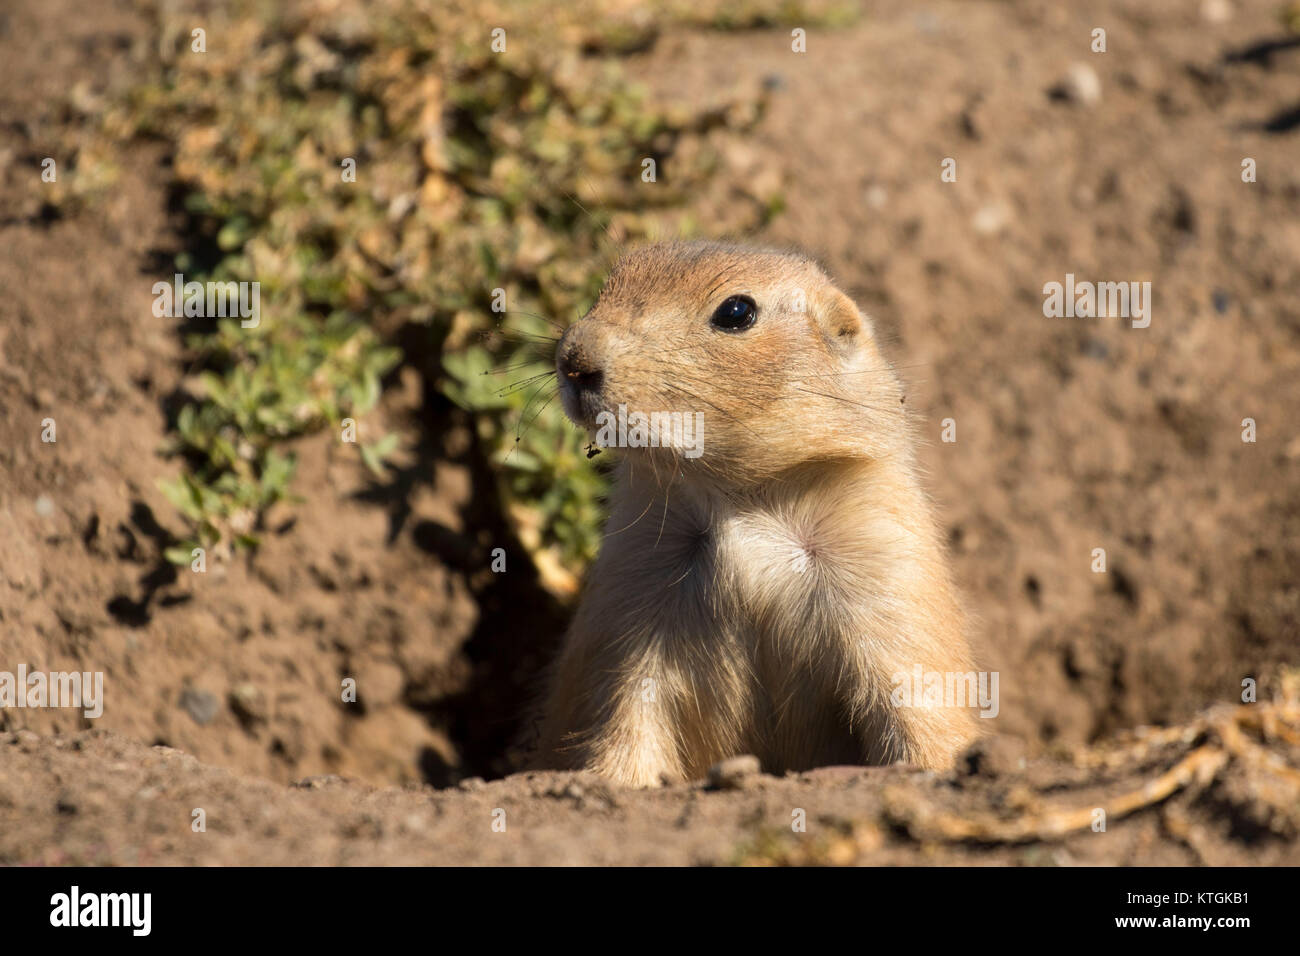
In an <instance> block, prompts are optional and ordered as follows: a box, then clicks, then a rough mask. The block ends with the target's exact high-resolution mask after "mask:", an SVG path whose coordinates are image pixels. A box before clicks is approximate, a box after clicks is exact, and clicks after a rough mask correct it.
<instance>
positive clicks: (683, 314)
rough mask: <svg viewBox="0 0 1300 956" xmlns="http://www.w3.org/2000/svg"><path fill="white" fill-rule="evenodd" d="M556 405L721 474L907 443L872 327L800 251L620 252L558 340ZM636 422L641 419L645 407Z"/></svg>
mask: <svg viewBox="0 0 1300 956" xmlns="http://www.w3.org/2000/svg"><path fill="white" fill-rule="evenodd" d="M556 371H557V373H558V378H559V383H560V396H561V400H562V401H563V403H564V410H565V412H566V413H567V414H568V415H569V417H570V418H571V419H573V421H575V422H576V423H578V424H579V425H581V426H583V427H584V428H587V429H589V430H590V431H591V432H592V434H593V435H594V437H595V440H596V443H597V444H598V445H603V446H614V447H620V448H626V449H627V451H626V454H629V455H647V456H650V457H652V458H655V459H657V460H663V461H666V462H669V463H670V464H671V466H672V467H674V468H678V469H680V470H681V472H682V473H684V474H689V473H690V472H692V471H693V470H695V469H699V470H701V471H702V472H703V473H705V474H708V475H710V476H712V477H713V478H715V479H720V480H723V481H726V482H734V483H745V482H753V481H761V480H762V479H764V478H767V477H770V476H773V475H775V474H778V473H780V472H781V471H783V470H785V469H787V468H790V467H793V466H795V465H799V464H802V463H804V462H807V461H814V460H821V459H835V458H872V457H878V456H881V455H884V454H887V453H889V452H890V451H891V450H893V449H895V448H896V447H897V446H898V443H899V442H900V441H901V440H902V433H903V430H902V427H901V426H902V421H903V413H902V407H901V404H900V402H901V390H900V386H899V384H898V381H897V378H896V377H895V375H894V373H893V370H892V369H891V368H890V366H889V365H888V363H887V362H886V361H885V360H884V358H883V357H882V355H881V354H880V352H879V350H878V349H877V347H876V342H875V339H874V337H873V334H872V328H871V324H870V322H869V321H868V320H867V319H865V318H864V317H863V315H862V314H861V313H860V312H859V311H858V309H857V307H856V306H855V305H854V304H853V302H852V300H851V299H849V297H848V296H846V295H845V294H844V293H843V292H841V291H840V290H839V289H837V288H835V286H834V284H833V283H832V282H831V280H830V279H829V278H827V276H826V274H825V273H824V272H822V270H821V269H820V268H818V267H817V265H816V264H814V263H813V262H812V261H811V260H809V259H807V258H804V257H803V256H799V255H795V254H791V253H784V252H769V251H763V250H751V249H746V248H744V247H741V246H731V245H721V244H716V243H708V242H686V243H664V244H659V245H651V246H646V247H644V248H642V249H639V250H637V251H635V252H633V253H631V254H629V255H628V256H626V257H625V258H623V259H622V260H621V261H620V262H619V263H618V265H617V266H615V268H614V270H613V272H612V273H611V274H610V276H609V279H608V280H607V281H606V283H605V287H604V289H602V290H601V293H600V297H599V298H598V299H597V301H596V304H595V305H594V306H592V308H591V311H590V312H588V313H587V315H586V316H584V317H583V318H582V319H580V320H579V321H577V322H576V323H574V324H573V325H572V326H571V327H570V328H569V329H568V330H567V331H566V332H565V333H564V336H563V337H562V338H561V339H560V343H559V346H558V347H557V349H556ZM641 416H643V417H641Z"/></svg>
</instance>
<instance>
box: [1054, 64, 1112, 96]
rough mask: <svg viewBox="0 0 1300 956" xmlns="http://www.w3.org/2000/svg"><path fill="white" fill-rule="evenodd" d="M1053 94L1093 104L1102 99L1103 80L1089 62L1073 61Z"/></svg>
mask: <svg viewBox="0 0 1300 956" xmlns="http://www.w3.org/2000/svg"><path fill="white" fill-rule="evenodd" d="M1051 94H1052V97H1053V98H1054V99H1059V100H1068V101H1069V102H1071V103H1079V104H1081V105H1083V106H1092V105H1094V104H1095V103H1097V102H1098V101H1099V100H1100V99H1101V80H1099V79H1098V78H1097V71H1096V70H1094V69H1093V68H1092V67H1090V66H1089V65H1088V64H1087V63H1072V64H1070V68H1069V69H1068V70H1066V71H1065V76H1063V77H1062V78H1061V79H1060V81H1058V82H1057V84H1056V85H1055V86H1053V87H1052V90H1051Z"/></svg>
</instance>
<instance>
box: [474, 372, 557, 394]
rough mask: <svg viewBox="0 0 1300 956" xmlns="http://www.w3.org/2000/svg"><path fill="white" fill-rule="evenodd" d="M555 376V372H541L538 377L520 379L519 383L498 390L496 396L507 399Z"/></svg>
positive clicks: (531, 376)
mask: <svg viewBox="0 0 1300 956" xmlns="http://www.w3.org/2000/svg"><path fill="white" fill-rule="evenodd" d="M484 374H486V373H484ZM554 374H555V372H554V371H550V372H539V373H538V374H536V375H530V376H529V377H528V378H525V379H520V380H519V381H518V382H514V383H512V384H510V385H507V386H506V387H505V388H502V389H498V390H497V392H496V395H497V396H498V397H499V398H505V396H507V395H513V394H514V393H515V392H518V391H520V390H521V389H525V388H527V387H528V386H529V385H532V384H533V383H534V382H536V381H538V380H539V379H546V378H549V377H550V376H552V375H554Z"/></svg>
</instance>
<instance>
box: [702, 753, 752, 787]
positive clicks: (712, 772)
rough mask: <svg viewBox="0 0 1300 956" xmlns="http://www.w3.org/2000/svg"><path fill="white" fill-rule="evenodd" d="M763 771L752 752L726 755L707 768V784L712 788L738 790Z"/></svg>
mask: <svg viewBox="0 0 1300 956" xmlns="http://www.w3.org/2000/svg"><path fill="white" fill-rule="evenodd" d="M762 772H763V765H762V764H761V763H760V762H759V760H758V758H757V757H755V756H754V755H753V754H744V755H742V756H739V757H728V758H727V759H726V760H723V761H720V762H719V763H715V764H714V765H713V766H712V767H710V768H709V786H710V787H712V788H713V789H714V790H740V789H742V788H743V787H745V786H747V785H748V784H749V783H750V782H751V781H752V779H753V778H754V777H757V776H758V775H759V774H760V773H762Z"/></svg>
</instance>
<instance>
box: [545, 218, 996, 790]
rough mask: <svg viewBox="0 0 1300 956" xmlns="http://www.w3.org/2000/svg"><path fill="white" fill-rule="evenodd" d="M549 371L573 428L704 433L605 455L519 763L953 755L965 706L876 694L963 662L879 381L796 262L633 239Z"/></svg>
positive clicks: (838, 298) (841, 299) (925, 510)
mask: <svg viewBox="0 0 1300 956" xmlns="http://www.w3.org/2000/svg"><path fill="white" fill-rule="evenodd" d="M556 369H557V374H558V379H559V383H560V396H561V399H562V401H563V404H564V408H565V411H566V413H567V414H568V415H569V417H570V418H572V419H573V421H574V422H576V423H577V424H579V425H580V426H582V427H584V428H587V429H589V430H592V431H593V432H595V431H596V430H597V428H598V426H599V425H600V424H601V423H602V422H604V423H608V422H609V420H610V417H611V416H614V417H616V416H617V415H618V412H619V406H625V409H626V412H627V414H629V415H630V414H631V413H633V412H637V411H640V412H642V413H644V414H646V415H650V414H651V413H657V412H668V413H671V412H679V413H682V415H683V416H685V419H684V420H690V421H695V422H698V421H702V422H703V423H704V427H703V429H702V433H701V434H700V435H691V436H689V437H690V438H691V439H694V440H696V442H697V444H696V446H694V447H691V446H688V444H687V435H686V432H685V431H682V432H680V433H673V432H672V431H671V430H670V429H668V428H667V427H664V428H661V429H660V432H659V447H634V448H629V449H627V450H626V451H623V452H620V453H619V454H620V456H621V458H620V460H619V462H618V464H617V466H616V472H615V481H614V488H613V492H612V496H611V502H610V516H609V519H608V523H607V524H606V528H605V538H604V543H603V545H602V548H601V552H600V554H599V556H598V558H597V560H596V562H595V563H594V565H593V566H592V568H591V569H590V571H589V574H588V578H587V581H586V584H585V588H584V591H583V595H582V598H581V601H580V604H579V607H578V610H577V613H576V615H575V618H574V620H573V623H572V626H571V628H570V630H569V632H568V634H567V635H566V637H565V640H564V644H563V647H562V649H561V652H560V655H559V657H558V659H557V661H556V663H555V666H554V671H553V673H552V674H551V683H550V687H549V692H548V697H547V700H546V704H545V708H544V711H543V715H542V723H541V735H540V742H539V752H538V758H539V762H540V763H541V765H543V766H549V767H559V768H572V769H588V770H594V771H596V772H598V773H601V774H604V775H606V776H608V777H610V778H612V779H613V780H615V781H618V782H620V783H623V784H627V785H631V786H654V785H658V784H660V783H661V782H663V781H665V780H674V779H678V780H680V779H697V778H700V777H702V776H704V774H705V773H706V772H707V770H708V768H709V767H710V766H711V765H712V764H714V763H716V762H717V761H718V760H721V759H724V758H726V757H729V756H733V755H737V754H743V753H752V754H756V755H757V756H758V757H759V759H760V760H761V762H762V764H763V767H764V769H765V770H767V771H769V772H781V771H783V770H801V769H807V768H810V767H814V766H820V765H825V764H832V763H871V764H878V763H887V762H892V761H895V760H905V761H909V762H912V763H916V764H920V765H922V766H924V767H930V768H944V767H947V766H949V765H951V763H952V761H953V758H954V756H955V754H956V753H957V752H958V751H959V750H960V749H961V748H962V747H963V746H964V745H966V744H967V743H969V742H970V741H971V740H973V739H974V737H975V736H976V734H975V725H976V721H975V720H974V719H973V717H974V714H973V713H972V711H971V710H969V709H968V708H965V707H952V706H929V707H924V706H910V707H907V706H898V705H897V704H896V703H895V702H894V699H893V697H892V695H891V688H892V687H893V686H894V682H895V680H896V679H897V675H899V674H912V673H914V672H915V671H916V669H917V668H918V666H919V669H920V670H921V671H923V672H926V673H933V672H938V673H942V674H953V673H956V674H966V673H969V672H970V669H971V664H970V655H969V648H968V645H967V641H966V636H965V625H964V620H963V615H962V612H961V609H960V607H959V606H958V603H957V600H956V596H955V593H954V589H953V586H952V583H951V580H950V575H949V571H948V567H947V563H946V558H945V554H944V551H943V547H942V545H941V543H940V538H939V535H938V532H937V529H936V526H935V520H934V517H933V514H932V510H931V505H930V503H929V501H928V499H927V498H926V495H925V493H924V492H923V491H922V489H921V485H920V482H919V480H918V477H917V467H916V464H915V460H914V454H913V450H912V438H911V435H910V431H909V428H908V425H907V420H906V416H905V413H904V407H903V396H902V388H901V384H900V382H899V380H898V378H897V376H896V374H895V372H894V370H893V369H892V367H891V366H890V365H889V363H888V362H887V361H886V360H885V359H884V357H883V356H882V355H881V353H880V351H879V349H878V348H877V345H876V341H875V338H874V336H873V330H872V326H871V323H870V322H869V321H868V320H867V319H866V318H865V317H864V316H863V315H862V314H861V313H860V312H859V311H858V309H857V307H856V306H855V305H854V304H853V302H852V300H851V299H850V298H849V297H848V296H846V295H845V294H844V293H843V292H841V291H840V290H839V289H837V288H836V287H835V286H834V284H833V283H832V282H831V280H830V279H829V278H828V277H827V276H826V274H825V273H823V272H822V271H821V269H819V268H818V267H817V266H816V265H815V264H814V263H812V262H811V261H810V260H808V259H806V258H804V257H802V256H798V255H795V254H790V253H782V252H769V251H758V250H751V249H747V248H744V247H739V246H730V245H720V244H715V243H704V242H689V243H666V244H659V245H651V246H647V247H645V248H643V249H641V250H639V251H636V252H633V253H632V254H630V255H628V256H627V257H626V258H624V259H623V260H622V261H621V262H619V263H618V265H617V266H616V267H615V268H614V270H613V271H612V272H611V274H610V276H609V278H608V281H607V282H606V284H605V287H604V289H603V290H602V291H601V293H600V296H599V298H598V299H597V301H596V304H595V305H594V306H593V307H592V308H591V310H590V312H588V314H587V315H586V316H585V317H583V318H582V319H580V320H579V321H577V322H576V323H574V324H573V325H572V326H570V327H569V328H568V329H567V330H566V331H565V333H564V335H563V337H562V338H561V340H560V342H559V344H558V347H557V353H556ZM602 413H604V414H603V415H602ZM625 417H626V416H625ZM642 438H644V435H643V436H642ZM629 444H631V442H629ZM665 446H667V447H665Z"/></svg>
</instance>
